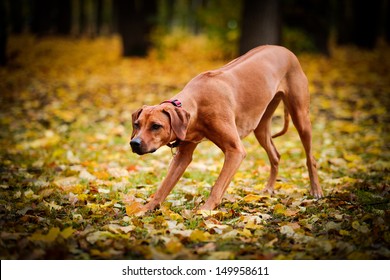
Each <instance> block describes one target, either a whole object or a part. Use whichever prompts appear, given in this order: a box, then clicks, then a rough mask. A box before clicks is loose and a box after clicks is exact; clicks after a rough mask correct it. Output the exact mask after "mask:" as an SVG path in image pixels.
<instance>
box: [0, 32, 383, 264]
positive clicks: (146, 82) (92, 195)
mask: <svg viewBox="0 0 390 280" xmlns="http://www.w3.org/2000/svg"><path fill="white" fill-rule="evenodd" d="M179 39H180V38H179ZM178 42H180V40H178V39H177V38H176V39H175V38H174V37H173V38H167V39H166V40H165V41H164V44H165V45H164V46H163V47H160V48H159V50H158V51H154V52H152V53H151V54H150V56H149V57H148V58H146V59H140V58H133V59H123V58H121V57H120V44H119V40H118V38H104V39H96V40H93V41H91V40H84V39H78V40H76V39H58V38H49V39H34V38H32V37H13V38H10V42H9V55H10V63H9V66H7V67H6V68H1V69H0V92H1V95H0V96H1V97H0V124H1V127H0V217H1V220H0V229H1V232H0V258H1V259H53V258H55V259H125V258H126V259H264V258H266V259H268V258H270V259H313V258H314V259H388V258H390V231H389V226H390V215H389V214H390V193H389V192H390V175H389V174H390V173H389V170H390V163H389V159H390V151H389V143H390V134H389V123H390V117H389V112H388V110H389V108H390V71H389V69H390V54H389V49H388V48H385V47H383V48H379V49H377V50H375V51H374V52H365V51H358V50H355V49H352V48H338V49H335V50H334V51H333V56H332V58H324V57H321V56H316V55H301V56H300V57H299V58H300V60H301V63H302V66H303V68H304V70H305V72H306V73H307V75H308V77H309V80H310V90H311V94H312V105H311V114H312V120H313V134H314V139H313V141H314V153H315V156H316V158H317V160H318V163H319V175H320V180H321V183H322V187H323V189H324V192H325V194H326V197H325V198H323V199H321V200H318V201H317V200H314V199H313V198H312V197H310V196H309V195H308V188H309V187H308V184H309V179H308V175H307V170H306V166H305V157H304V153H303V149H302V146H301V143H300V141H299V138H298V135H297V133H296V131H295V129H294V127H293V126H292V125H291V126H290V129H289V132H288V133H287V134H286V135H284V136H282V137H280V138H277V139H276V141H275V144H276V146H277V148H278V150H279V152H280V153H281V154H282V160H281V163H280V173H279V177H278V182H277V186H276V189H277V192H276V194H275V195H274V196H272V197H270V196H265V195H262V194H261V190H262V188H263V187H264V182H266V180H267V177H268V174H269V166H268V159H267V157H266V154H265V152H264V151H263V150H262V148H261V147H260V146H259V145H258V144H257V142H256V140H255V138H254V137H253V136H250V137H248V138H247V139H245V140H244V144H245V147H246V149H247V152H248V156H247V158H246V159H245V161H244V163H243V164H242V166H241V168H240V170H239V172H238V173H237V174H236V176H235V178H234V181H233V182H232V183H231V185H230V188H229V189H228V191H227V193H226V195H225V198H224V200H223V202H222V204H221V205H220V207H219V208H218V209H217V210H216V211H212V212H208V213H207V212H203V213H199V212H196V211H193V209H196V208H197V206H199V205H200V204H202V203H203V202H204V201H205V199H206V198H207V196H208V195H209V192H210V188H211V186H212V184H213V182H214V181H215V179H216V177H217V176H218V173H219V169H220V168H221V166H222V161H223V155H222V153H221V152H220V151H219V150H218V149H217V148H215V147H214V146H213V145H212V144H211V143H209V142H203V143H201V144H200V145H199V147H198V149H197V151H196V153H195V156H194V160H193V163H192V164H191V165H190V167H189V168H188V170H187V171H186V173H185V174H184V177H183V178H182V179H181V181H180V182H179V183H178V185H177V186H176V187H175V189H174V191H173V192H172V193H171V194H170V195H169V197H168V199H167V200H166V202H165V203H164V204H163V205H162V207H161V208H160V209H159V210H156V211H155V212H152V213H147V214H146V215H144V216H136V215H133V213H134V212H136V210H137V207H138V206H139V205H140V204H143V203H145V201H146V200H147V198H148V197H149V196H150V195H151V194H152V193H153V192H154V191H155V190H156V188H157V186H158V184H159V182H160V181H161V180H162V178H163V177H164V176H165V174H166V170H167V166H168V164H169V161H170V159H171V158H172V154H171V151H170V149H169V148H166V147H165V148H161V149H160V150H159V151H158V152H156V153H155V154H151V155H145V156H142V157H139V156H137V155H135V154H132V153H131V151H130V149H129V146H128V142H129V136H130V133H131V113H132V112H133V111H134V110H135V109H137V108H138V107H139V106H141V105H142V104H154V103H158V102H160V101H162V100H164V99H167V98H169V97H170V96H172V95H173V94H174V93H176V92H178V91H179V90H180V89H181V88H182V87H183V86H184V85H185V83H186V82H187V81H189V79H191V78H192V77H193V76H195V75H196V74H198V73H199V72H201V71H204V70H208V69H212V68H217V67H219V66H221V65H223V64H224V63H226V61H224V60H223V59H222V58H221V57H220V55H219V51H218V49H216V48H215V46H213V45H210V43H209V42H207V40H206V39H204V38H192V39H191V43H190V44H188V43H187V44H185V45H183V44H179V43H178ZM281 113H282V110H280V109H279V110H278V112H277V116H276V117H275V131H276V130H278V128H280V126H281V120H282V118H281Z"/></svg>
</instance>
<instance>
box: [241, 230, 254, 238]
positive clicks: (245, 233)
mask: <svg viewBox="0 0 390 280" xmlns="http://www.w3.org/2000/svg"><path fill="white" fill-rule="evenodd" d="M238 233H239V234H240V235H242V236H244V237H251V236H252V232H251V231H250V230H249V229H246V228H244V229H243V230H242V231H239V232H238Z"/></svg>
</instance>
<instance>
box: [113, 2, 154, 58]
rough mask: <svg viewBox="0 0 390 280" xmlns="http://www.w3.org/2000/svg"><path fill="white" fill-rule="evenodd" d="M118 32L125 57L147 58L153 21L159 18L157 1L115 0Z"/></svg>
mask: <svg viewBox="0 0 390 280" xmlns="http://www.w3.org/2000/svg"><path fill="white" fill-rule="evenodd" d="M114 3H115V8H116V13H117V18H118V32H119V34H120V35H121V37H122V45H123V55H124V56H145V55H146V54H147V52H148V49H149V47H150V44H151V42H150V31H151V28H152V26H153V25H152V21H153V20H155V18H156V16H157V1H156V0H148V1H142V0H115V2H114Z"/></svg>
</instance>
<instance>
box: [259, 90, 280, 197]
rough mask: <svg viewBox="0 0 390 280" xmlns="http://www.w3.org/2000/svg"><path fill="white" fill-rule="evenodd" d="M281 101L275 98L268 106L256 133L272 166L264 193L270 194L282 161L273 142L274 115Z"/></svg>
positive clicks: (277, 97) (278, 97)
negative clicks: (272, 126)
mask: <svg viewBox="0 0 390 280" xmlns="http://www.w3.org/2000/svg"><path fill="white" fill-rule="evenodd" d="M280 100H281V98H280V96H279V95H277V96H275V98H274V99H273V100H272V101H271V102H270V104H269V105H268V107H267V109H266V111H265V112H264V114H263V117H262V118H261V121H260V123H259V125H258V126H257V128H256V129H255V131H254V134H255V136H256V139H257V141H259V143H260V145H261V146H262V147H263V148H264V150H265V151H266V152H267V155H268V159H269V162H270V165H271V174H270V176H269V179H268V182H267V185H266V187H265V189H264V192H268V193H270V194H272V193H273V191H274V186H275V182H276V177H277V175H278V167H279V160H280V154H279V153H278V151H277V150H276V147H275V145H274V143H273V141H272V135H271V121H272V115H273V113H274V112H275V110H276V108H277V107H278V105H279V102H280Z"/></svg>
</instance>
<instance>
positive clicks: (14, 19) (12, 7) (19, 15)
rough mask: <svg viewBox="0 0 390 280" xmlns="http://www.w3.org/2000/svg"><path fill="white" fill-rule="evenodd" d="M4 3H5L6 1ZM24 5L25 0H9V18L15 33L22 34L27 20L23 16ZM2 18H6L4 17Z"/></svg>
mask: <svg viewBox="0 0 390 280" xmlns="http://www.w3.org/2000/svg"><path fill="white" fill-rule="evenodd" d="M2 2H4V1H2ZM2 5H4V3H3V4H2ZM23 6H24V5H23V0H14V1H9V13H10V16H9V20H10V25H11V32H12V33H13V34H20V33H22V31H23V28H24V26H23V25H24V21H25V19H24V17H23ZM2 18H3V20H5V18H4V17H2Z"/></svg>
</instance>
